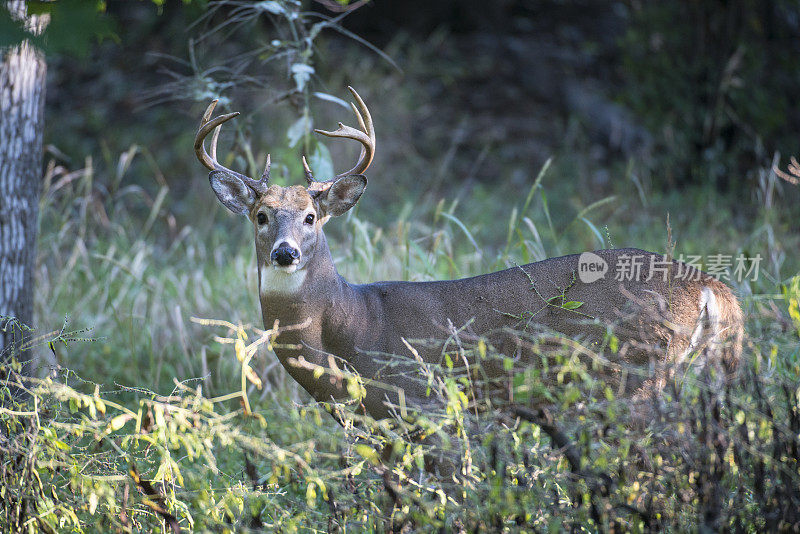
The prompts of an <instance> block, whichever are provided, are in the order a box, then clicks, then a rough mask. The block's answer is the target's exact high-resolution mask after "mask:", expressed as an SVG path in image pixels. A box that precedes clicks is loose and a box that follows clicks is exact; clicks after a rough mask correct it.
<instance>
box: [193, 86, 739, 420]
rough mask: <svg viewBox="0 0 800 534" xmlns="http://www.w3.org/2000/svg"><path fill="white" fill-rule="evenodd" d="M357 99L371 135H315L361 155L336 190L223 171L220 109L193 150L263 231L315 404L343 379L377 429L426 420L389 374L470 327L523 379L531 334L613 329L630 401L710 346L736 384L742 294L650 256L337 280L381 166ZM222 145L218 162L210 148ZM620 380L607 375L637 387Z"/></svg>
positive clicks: (259, 245) (590, 337) (278, 314)
mask: <svg viewBox="0 0 800 534" xmlns="http://www.w3.org/2000/svg"><path fill="white" fill-rule="evenodd" d="M350 91H351V92H352V93H353V96H354V97H355V100H356V102H357V104H358V105H357V106H356V105H352V107H353V110H354V111H355V114H356V117H357V118H358V123H359V126H360V130H357V129H355V128H351V127H349V126H344V125H343V124H341V123H339V128H338V129H337V130H336V131H333V132H327V131H320V130H316V131H317V133H320V134H323V135H326V136H329V137H339V138H344V139H354V140H356V141H358V142H360V143H361V145H362V149H361V154H360V157H359V159H358V162H357V163H356V165H355V166H354V167H353V168H352V169H350V170H349V171H346V172H343V173H341V174H339V175H337V176H334V177H333V178H331V179H330V180H327V181H317V180H315V179H314V178H313V176H312V173H311V170H310V169H309V167H308V165H307V164H306V162H305V158H303V165H304V169H305V173H306V179H307V181H308V185H307V186H306V187H303V186H299V185H295V186H291V187H281V186H278V185H270V184H269V165H270V164H269V156H268V157H267V165H266V169H265V170H264V174H263V175H262V176H261V179H259V180H254V179H252V178H249V177H247V176H244V175H243V174H240V173H238V172H235V171H232V170H230V169H227V168H225V167H223V166H222V165H221V164H220V163H219V162H218V161H217V158H216V145H217V139H218V136H219V128H220V125H221V124H222V123H224V122H225V121H227V120H229V119H231V118H233V117H235V116H236V115H238V113H230V114H227V115H222V116H219V117H216V118H214V119H211V115H212V112H213V110H214V106H215V105H216V101H214V102H212V103H211V105H210V106H208V109H207V110H206V112H205V114H204V116H203V120H202V123H201V125H200V129H199V130H198V132H197V136H196V138H195V143H194V148H195V152H196V154H197V157H198V158H199V159H200V161H201V162H202V163H203V165H205V166H206V167H207V168H208V169H210V170H211V173H210V174H209V179H210V181H211V187H212V188H213V189H214V192H215V193H216V194H217V197H218V198H219V200H220V201H221V202H222V203H223V204H224V205H225V206H226V207H227V208H228V209H229V210H231V211H232V212H234V213H238V214H240V215H245V216H247V217H249V219H250V220H251V221H252V223H253V228H254V230H255V242H256V257H257V261H258V273H259V278H258V279H259V293H260V298H261V313H262V317H263V321H264V325H265V327H266V328H272V327H273V325H274V324H275V322H276V321H278V322H279V324H280V325H281V326H291V325H302V326H301V327H299V328H293V329H288V330H285V331H283V332H281V333H280V334H279V337H278V338H277V340H276V343H277V346H276V347H275V354H276V355H277V356H278V358H279V359H280V362H281V364H282V365H283V366H284V367H285V368H286V370H287V371H288V372H289V374H290V375H291V376H292V377H293V378H294V379H295V380H296V381H297V382H299V383H300V385H301V386H303V388H304V389H305V390H306V391H308V392H309V393H310V394H311V395H312V396H313V397H314V398H315V399H317V400H318V401H329V400H331V399H342V398H348V392H347V390H346V386H345V384H343V382H342V380H341V379H337V378H336V376H335V375H336V373H335V372H330V370H331V369H334V370H335V369H342V368H345V369H349V370H351V371H354V372H356V373H358V374H359V375H360V376H361V378H362V379H363V381H364V386H365V390H366V393H365V396H364V397H363V398H362V404H363V409H365V410H366V411H367V412H368V413H369V414H370V415H372V416H373V417H375V418H384V417H387V416H389V415H391V414H392V413H393V409H392V405H395V406H397V405H398V403H401V405H402V403H406V405H410V406H416V407H424V406H426V405H427V404H429V403H430V402H431V400H430V399H428V398H427V396H426V386H425V383H424V381H423V380H419V379H416V378H415V377H416V376H418V375H419V373H420V370H419V367H418V366H415V364H414V360H413V359H408V360H406V359H405V358H397V359H396V360H402V362H401V363H399V364H396V365H391V366H387V365H386V359H387V355H401V354H403V355H408V354H409V346H410V345H408V344H407V343H409V344H411V345H414V347H415V349H416V350H417V352H418V357H421V359H422V360H424V361H425V362H429V363H440V362H441V360H442V357H443V351H442V347H443V343H442V342H439V343H438V344H437V343H420V344H417V343H415V341H416V340H443V339H445V338H447V337H448V336H449V335H450V334H451V333H452V331H453V326H455V327H463V326H465V325H468V327H467V329H466V330H465V332H468V333H469V334H470V335H479V336H485V339H487V340H488V341H489V342H490V343H491V344H492V345H493V346H494V347H495V348H496V349H497V350H498V351H500V352H501V353H503V354H505V355H507V356H509V357H511V358H514V361H515V362H516V365H518V366H524V365H527V364H529V363H532V360H533V359H534V358H532V357H531V354H530V352H527V353H526V351H525V350H521V348H520V347H521V346H522V345H524V343H523V342H521V341H520V336H519V335H518V333H519V332H520V331H526V332H528V333H531V332H533V333H536V332H550V333H551V334H552V333H553V332H554V331H555V332H558V333H561V334H564V335H566V336H569V337H575V336H581V337H582V339H583V340H584V342H585V343H589V344H592V343H594V344H595V345H596V346H598V347H600V346H601V344H602V342H603V340H604V339H607V338H606V337H604V336H606V335H607V332H608V331H609V330H608V328H609V325H614V328H613V332H614V335H615V336H616V338H617V339H618V340H619V348H618V350H616V351H610V350H608V351H606V352H607V353H609V354H610V355H609V356H608V358H609V359H610V360H612V362H613V361H615V363H617V364H623V365H628V367H631V366H636V365H638V366H639V367H640V368H641V369H642V370H643V371H644V373H643V374H644V375H647V371H648V369H650V376H649V377H648V376H637V375H636V374H630V375H629V376H627V377H617V379H618V383H620V385H621V387H622V389H623V390H624V391H625V392H626V394H628V395H631V396H636V395H642V393H647V392H648V391H652V390H653V388H658V387H660V385H661V384H662V383H663V381H664V379H665V377H668V376H669V375H670V369H672V368H674V367H675V366H676V365H679V364H680V362H681V361H682V359H684V358H685V357H686V356H687V355H689V354H691V353H693V352H694V351H697V350H699V348H700V347H701V346H706V347H708V346H709V345H712V346H713V347H712V348H713V350H708V351H707V352H708V354H710V356H709V358H714V359H715V363H719V364H723V365H721V366H720V367H724V369H725V370H726V371H727V372H730V371H732V370H733V369H735V367H736V365H737V363H738V359H739V354H740V351H741V338H742V333H743V330H742V313H741V309H740V308H739V304H738V303H737V301H736V298H735V297H734V295H733V294H732V292H731V290H730V289H729V288H728V287H727V286H726V285H724V284H722V283H720V282H719V281H717V280H716V279H714V278H712V277H711V276H709V275H707V274H705V273H702V272H701V271H699V270H695V269H691V268H688V267H687V266H686V265H684V264H682V263H678V262H673V261H667V260H665V259H664V258H663V256H660V255H656V254H653V253H650V252H645V251H641V250H636V249H614V250H599V251H596V252H594V253H590V254H585V255H582V256H578V255H572V256H564V257H560V258H553V259H549V260H545V261H541V262H537V263H531V264H529V265H523V266H519V267H513V268H511V269H507V270H504V271H500V272H495V273H491V274H485V275H482V276H476V277H473V278H465V279H462V280H446V281H437V282H376V283H372V284H363V285H358V284H351V283H350V282H348V281H347V280H345V279H344V278H342V277H341V276H339V274H338V273H337V272H336V267H335V266H334V264H333V260H332V258H331V253H330V250H329V249H328V243H327V241H326V240H325V234H324V233H323V231H322V227H323V226H324V225H325V223H327V222H328V220H329V219H330V218H331V217H332V216H338V215H342V214H343V213H345V212H346V211H347V210H349V209H350V208H352V207H353V206H354V205H355V204H356V202H357V201H358V199H359V198H360V197H361V194H362V193H363V192H364V188H365V187H366V185H367V179H366V177H364V175H363V174H362V173H363V172H364V171H366V170H367V167H369V165H370V163H371V162H372V158H373V156H374V154H375V130H374V127H373V123H372V118H371V117H370V114H369V111H368V110H367V106H366V105H365V104H364V101H363V100H362V99H361V97H359V95H358V94H357V93H356V91H355V90H353V89H352V88H350ZM212 131H213V132H214V135H213V137H212V141H211V153H210V155H209V153H207V152H206V150H205V146H204V139H205V137H206V136H207V135H208V134H209V133H211V132H212ZM587 262H588V263H587ZM621 262H622V263H625V264H627V265H630V266H631V270H630V271H629V272H630V274H631V276H629V277H617V276H614V272H613V271H608V272H606V273H605V276H603V269H604V268H608V266H614V265H617V264H620V263H621ZM587 265H589V267H587ZM592 265H593V266H592ZM604 265H605V267H604ZM634 267H635V270H634V269H633V268H634ZM579 269H584V271H585V272H584V271H581V270H579ZM587 273H588V274H587ZM584 274H587V276H583V275H584ZM634 274H635V275H636V276H633V275H634ZM617 278H621V279H620V280H618V279H617ZM465 335H466V334H465ZM551 337H552V336H551ZM473 339H474V338H473ZM529 339H530V338H529ZM589 346H590V345H589ZM389 357H390V356H389ZM403 362H405V363H403ZM395 363H397V361H396V362H395ZM483 363H484V367H485V368H484V369H483V375H484V376H486V377H489V378H493V377H494V378H503V377H507V376H508V370H506V369H504V368H503V365H501V364H500V363H499V362H492V361H488V362H483ZM653 363H655V364H656V365H653ZM466 364H467V365H475V364H476V362H466ZM615 369H616V370H613V369H612V370H610V371H609V374H611V375H613V374H614V373H619V374H621V375H626V374H627V373H621V372H620V371H619V369H620V367H619V366H616V367H615ZM322 370H326V372H321V371H322ZM612 378H613V376H612ZM621 380H624V381H625V382H624V383H621V382H619V381H621Z"/></svg>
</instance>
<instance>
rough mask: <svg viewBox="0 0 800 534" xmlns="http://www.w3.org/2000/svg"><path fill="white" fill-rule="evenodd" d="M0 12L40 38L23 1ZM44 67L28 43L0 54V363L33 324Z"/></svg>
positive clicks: (9, 2) (40, 24) (11, 0)
mask: <svg viewBox="0 0 800 534" xmlns="http://www.w3.org/2000/svg"><path fill="white" fill-rule="evenodd" d="M0 9H8V10H9V11H10V12H11V14H12V16H14V17H15V18H17V19H19V20H23V21H24V23H25V28H26V29H27V30H28V31H29V32H31V33H34V34H38V33H40V32H41V31H42V30H43V29H44V27H45V25H46V24H47V22H48V21H47V18H46V16H27V12H26V7H25V2H24V1H23V0H6V1H5V2H3V5H0ZM45 72H46V63H45V59H44V56H43V54H42V53H41V52H39V51H38V50H36V49H35V47H34V46H33V45H32V44H31V43H30V41H27V40H26V41H24V42H22V43H21V44H19V45H16V46H13V47H10V48H8V49H5V50H0V359H6V358H8V357H9V355H10V354H12V352H14V351H16V350H18V349H19V347H20V345H21V344H22V342H23V339H24V332H23V331H22V330H21V329H20V326H19V325H20V324H25V325H30V324H31V322H32V321H33V273H34V267H35V261H36V234H37V218H38V212H39V192H40V189H41V173H42V137H43V126H44V91H45Z"/></svg>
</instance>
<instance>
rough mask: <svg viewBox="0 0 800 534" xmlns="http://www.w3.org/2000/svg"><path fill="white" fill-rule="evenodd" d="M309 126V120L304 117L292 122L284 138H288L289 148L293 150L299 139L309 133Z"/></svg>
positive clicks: (310, 123)
mask: <svg viewBox="0 0 800 534" xmlns="http://www.w3.org/2000/svg"><path fill="white" fill-rule="evenodd" d="M311 125H312V122H311V118H309V117H307V116H305V115H303V116H302V117H300V118H299V119H297V120H296V121H294V123H293V124H292V125H291V126H289V129H288V130H286V137H288V138H289V147H291V148H294V147H295V145H297V143H298V142H299V141H300V139H302V138H303V136H304V135H306V134H307V133H308V132H310V131H311Z"/></svg>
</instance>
